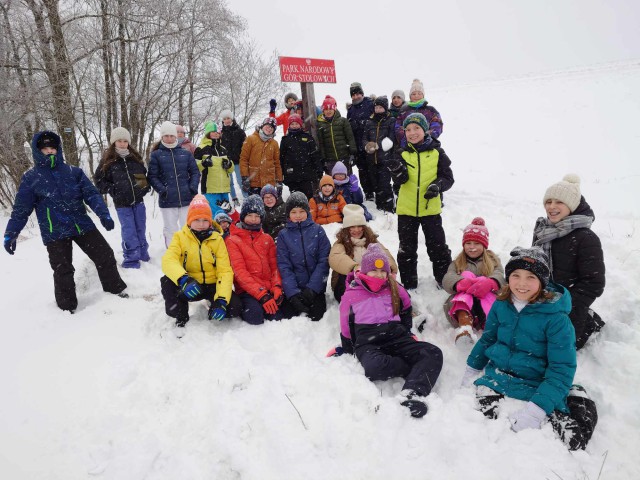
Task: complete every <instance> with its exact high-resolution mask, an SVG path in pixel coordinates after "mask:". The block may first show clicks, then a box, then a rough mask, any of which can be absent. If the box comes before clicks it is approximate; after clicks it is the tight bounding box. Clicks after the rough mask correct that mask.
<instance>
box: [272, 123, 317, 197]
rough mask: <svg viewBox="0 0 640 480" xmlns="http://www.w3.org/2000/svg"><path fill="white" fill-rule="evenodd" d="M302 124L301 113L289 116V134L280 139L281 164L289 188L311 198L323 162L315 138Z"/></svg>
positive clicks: (285, 182)
mask: <svg viewBox="0 0 640 480" xmlns="http://www.w3.org/2000/svg"><path fill="white" fill-rule="evenodd" d="M302 124H303V122H302V118H301V117H300V115H298V114H292V115H290V116H289V125H288V127H287V128H288V130H287V134H286V135H285V136H284V137H282V140H281V141H280V166H281V167H282V174H283V176H284V184H285V185H286V186H288V187H289V190H290V191H291V192H302V193H304V194H305V196H306V197H307V199H310V198H312V197H313V194H314V192H315V191H316V189H317V187H318V180H319V179H320V177H321V176H322V162H321V157H320V153H319V152H318V147H317V145H316V142H315V140H314V139H313V137H312V136H311V135H309V134H308V133H307V132H305V131H303V130H302Z"/></svg>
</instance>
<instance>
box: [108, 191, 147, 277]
mask: <svg viewBox="0 0 640 480" xmlns="http://www.w3.org/2000/svg"><path fill="white" fill-rule="evenodd" d="M116 213H117V214H118V220H119V221H120V230H121V234H122V254H123V256H124V261H123V262H122V266H123V267H125V268H138V267H140V261H143V262H148V261H149V244H148V243H147V232H146V230H147V210H146V208H145V206H144V203H142V202H140V203H136V204H135V205H133V206H131V207H119V208H116Z"/></svg>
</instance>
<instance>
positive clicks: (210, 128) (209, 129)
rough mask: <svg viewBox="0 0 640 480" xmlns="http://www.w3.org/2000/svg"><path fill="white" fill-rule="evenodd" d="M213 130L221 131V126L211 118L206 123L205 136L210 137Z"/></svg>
mask: <svg viewBox="0 0 640 480" xmlns="http://www.w3.org/2000/svg"><path fill="white" fill-rule="evenodd" d="M211 132H218V133H219V132H220V127H219V126H218V124H217V123H216V122H213V121H211V120H209V121H208V122H207V123H205V124H204V136H205V137H208V136H209V134H210V133H211Z"/></svg>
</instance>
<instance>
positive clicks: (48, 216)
mask: <svg viewBox="0 0 640 480" xmlns="http://www.w3.org/2000/svg"><path fill="white" fill-rule="evenodd" d="M47 220H48V221H49V233H53V223H52V222H51V212H50V211H49V207H47Z"/></svg>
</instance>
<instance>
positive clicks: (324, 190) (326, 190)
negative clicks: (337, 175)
mask: <svg viewBox="0 0 640 480" xmlns="http://www.w3.org/2000/svg"><path fill="white" fill-rule="evenodd" d="M320 190H321V191H322V194H323V195H324V196H325V197H328V196H329V195H331V194H332V193H333V185H331V184H327V185H323V186H322V188H321V189H320Z"/></svg>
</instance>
